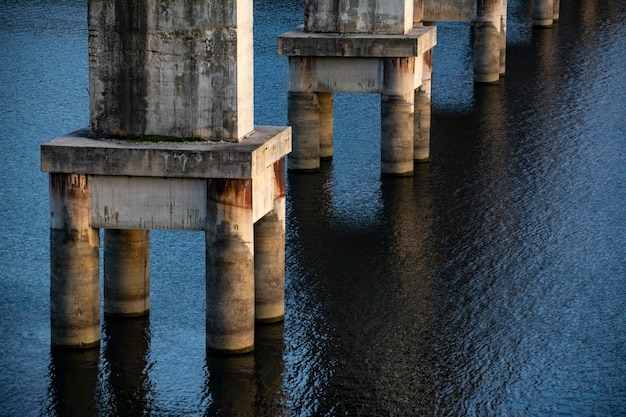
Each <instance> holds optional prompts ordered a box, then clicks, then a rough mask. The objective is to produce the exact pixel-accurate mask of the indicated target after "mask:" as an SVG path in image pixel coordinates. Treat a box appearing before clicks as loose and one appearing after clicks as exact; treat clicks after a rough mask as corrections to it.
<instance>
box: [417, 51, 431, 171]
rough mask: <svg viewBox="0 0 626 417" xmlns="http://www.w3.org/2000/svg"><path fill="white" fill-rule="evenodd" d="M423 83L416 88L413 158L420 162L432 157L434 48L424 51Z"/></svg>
mask: <svg viewBox="0 0 626 417" xmlns="http://www.w3.org/2000/svg"><path fill="white" fill-rule="evenodd" d="M418 59H422V60H423V72H422V85H421V86H420V87H419V88H417V89H416V90H415V119H414V130H415V132H414V133H415V136H414V137H415V140H414V144H413V146H414V148H413V159H415V160H416V161H418V162H427V161H428V159H429V158H430V119H431V106H430V100H431V89H432V74H433V49H429V50H428V51H426V52H424V54H423V55H422V57H420V58H418Z"/></svg>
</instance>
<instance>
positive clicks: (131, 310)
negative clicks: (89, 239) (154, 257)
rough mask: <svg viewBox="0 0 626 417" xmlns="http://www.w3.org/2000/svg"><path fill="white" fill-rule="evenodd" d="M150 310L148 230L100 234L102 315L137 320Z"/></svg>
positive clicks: (108, 230) (109, 231)
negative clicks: (102, 243)
mask: <svg viewBox="0 0 626 417" xmlns="http://www.w3.org/2000/svg"><path fill="white" fill-rule="evenodd" d="M149 311H150V231H148V230H119V229H106V230H105V232H104V314H106V315H108V316H125V317H138V316H145V315H148V313H149Z"/></svg>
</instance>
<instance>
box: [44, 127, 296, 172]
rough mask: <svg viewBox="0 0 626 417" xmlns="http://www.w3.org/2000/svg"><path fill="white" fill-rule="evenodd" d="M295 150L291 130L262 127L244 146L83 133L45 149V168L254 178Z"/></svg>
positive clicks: (249, 137) (53, 141)
mask: <svg viewBox="0 0 626 417" xmlns="http://www.w3.org/2000/svg"><path fill="white" fill-rule="evenodd" d="M290 151H291V129H290V128H288V127H276V126H256V128H255V130H254V132H253V133H252V134H251V135H249V136H248V137H247V138H246V139H245V140H244V141H242V142H240V143H236V144H233V143H229V142H217V141H201V142H187V143H172V142H130V141H123V140H115V139H91V138H89V130H87V129H81V130H78V131H76V132H73V133H70V134H68V135H66V136H62V137H59V138H56V139H53V140H51V141H49V142H46V143H44V144H42V145H41V169H42V170H43V171H46V172H65V173H79V174H90V175H129V176H145V177H180V178H252V176H254V175H256V174H258V173H260V172H262V171H263V170H264V169H265V168H267V167H268V166H271V165H272V164H273V163H274V162H276V160H277V159H279V158H280V157H281V156H282V155H286V154H287V153H289V152H290Z"/></svg>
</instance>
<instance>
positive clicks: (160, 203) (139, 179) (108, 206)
mask: <svg viewBox="0 0 626 417" xmlns="http://www.w3.org/2000/svg"><path fill="white" fill-rule="evenodd" d="M89 178H90V182H91V184H92V190H93V191H92V193H91V224H92V225H93V226H94V227H99V228H104V229H131V230H181V231H182V230H186V231H197V230H206V196H207V194H206V193H207V192H206V187H207V181H206V179H200V178H159V177H145V176H133V177H129V176H120V175H115V176H113V175H106V176H104V175H92V176H89Z"/></svg>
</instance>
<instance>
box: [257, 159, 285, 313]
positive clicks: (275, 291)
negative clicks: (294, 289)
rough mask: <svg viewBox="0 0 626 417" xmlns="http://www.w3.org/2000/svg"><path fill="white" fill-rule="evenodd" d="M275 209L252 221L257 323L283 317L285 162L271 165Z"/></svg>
mask: <svg viewBox="0 0 626 417" xmlns="http://www.w3.org/2000/svg"><path fill="white" fill-rule="evenodd" d="M274 196H275V197H274V198H275V199H274V209H273V210H272V211H271V212H269V213H268V214H266V215H265V216H264V217H263V218H261V219H259V220H258V221H257V222H256V223H255V224H254V287H255V316H256V321H257V322H260V323H273V322H278V321H281V320H282V319H283V318H284V316H285V164H284V160H281V161H278V162H276V163H275V164H274Z"/></svg>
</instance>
